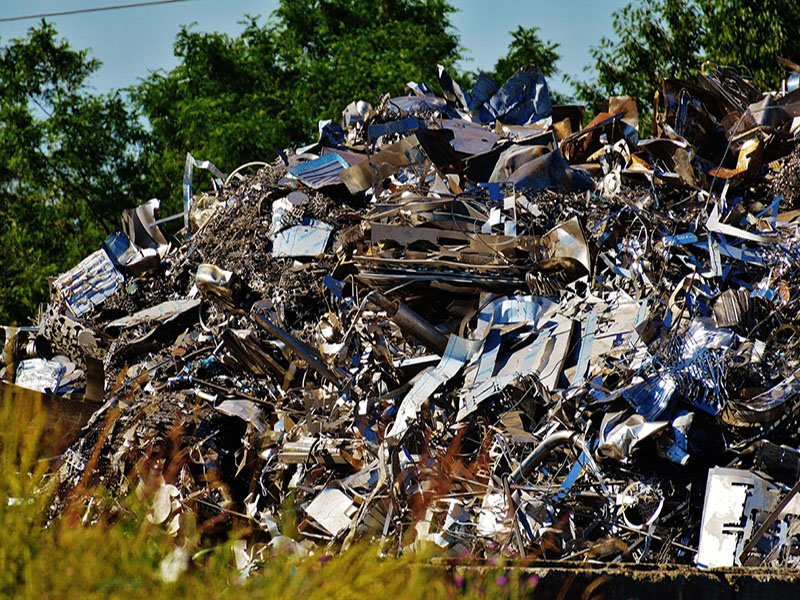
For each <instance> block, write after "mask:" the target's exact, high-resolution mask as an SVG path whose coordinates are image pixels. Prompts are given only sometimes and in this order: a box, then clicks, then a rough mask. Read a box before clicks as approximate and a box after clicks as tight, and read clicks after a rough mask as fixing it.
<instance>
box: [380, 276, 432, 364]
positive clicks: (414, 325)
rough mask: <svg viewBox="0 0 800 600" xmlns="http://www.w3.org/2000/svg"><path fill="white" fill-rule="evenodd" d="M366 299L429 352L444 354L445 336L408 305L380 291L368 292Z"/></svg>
mask: <svg viewBox="0 0 800 600" xmlns="http://www.w3.org/2000/svg"><path fill="white" fill-rule="evenodd" d="M368 299H369V301H370V302H371V303H372V304H374V305H375V306H377V307H378V308H380V309H381V310H385V311H386V314H388V315H389V318H390V319H391V320H392V321H394V322H395V323H396V324H397V326H398V327H399V328H400V329H401V330H403V332H404V333H407V334H408V335H410V336H411V337H413V338H414V339H416V340H418V341H420V342H422V344H423V345H424V346H425V347H426V348H427V349H428V350H430V351H431V352H435V353H436V354H438V355H439V356H444V349H445V348H446V347H447V337H446V336H445V335H444V334H443V333H442V332H441V331H439V330H438V329H436V328H435V327H434V326H433V325H431V324H430V323H428V322H427V321H426V320H425V319H423V318H422V317H420V316H419V315H418V314H417V313H415V312H414V311H413V310H411V309H410V308H409V307H408V306H406V305H405V304H403V303H402V302H398V301H396V300H390V299H389V298H387V297H386V296H384V295H383V294H381V293H380V292H370V294H369V296H368Z"/></svg>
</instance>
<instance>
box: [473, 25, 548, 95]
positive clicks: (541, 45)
mask: <svg viewBox="0 0 800 600" xmlns="http://www.w3.org/2000/svg"><path fill="white" fill-rule="evenodd" d="M539 31H540V30H539V28H538V27H527V28H526V27H523V26H522V25H520V26H519V27H517V30H516V31H511V32H510V33H511V43H510V44H509V45H508V53H507V54H506V55H505V56H502V57H500V58H498V59H497V62H496V63H495V64H494V69H493V70H492V71H491V72H489V73H487V74H488V75H490V76H491V77H492V79H494V80H495V81H496V82H497V83H498V84H499V85H502V84H503V82H505V81H506V80H507V79H508V78H509V77H511V76H512V75H513V74H514V73H515V72H516V71H517V69H519V68H520V67H522V66H523V65H527V64H534V65H537V66H538V67H539V68H540V69H541V70H542V73H544V76H545V77H547V78H550V77H552V76H553V75H555V74H556V73H558V69H557V68H556V62H558V60H559V59H560V58H561V56H560V55H559V54H558V52H557V50H558V47H559V44H554V43H553V42H551V41H549V40H548V41H544V40H542V39H541V38H540V37H539Z"/></svg>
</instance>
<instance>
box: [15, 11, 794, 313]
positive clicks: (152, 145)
mask: <svg viewBox="0 0 800 600" xmlns="http://www.w3.org/2000/svg"><path fill="white" fill-rule="evenodd" d="M794 8H795V7H794V6H793V5H792V4H791V3H790V2H789V1H788V0H764V1H763V2H761V3H758V5H757V6H756V5H754V4H753V3H751V2H746V1H745V0H654V1H645V0H633V1H632V2H631V3H630V4H628V5H627V6H626V7H624V8H622V9H621V10H619V11H617V12H615V13H614V14H613V16H612V18H613V27H614V32H615V36H614V37H613V38H603V39H602V40H601V42H600V44H599V45H598V46H597V47H595V48H593V49H592V50H591V61H592V65H591V66H592V70H590V71H588V75H589V78H588V80H587V81H579V80H577V79H576V78H575V77H574V76H573V77H572V78H571V79H570V81H571V83H572V84H573V88H574V90H575V93H576V95H577V97H579V98H580V99H582V100H583V101H586V102H587V103H589V104H593V105H598V104H599V102H600V101H601V100H602V99H604V98H605V97H607V96H609V95H617V94H625V93H627V94H631V95H632V96H634V97H635V98H636V99H637V102H638V105H639V110H640V113H641V114H642V116H643V119H642V122H643V124H644V126H645V127H646V124H647V119H648V111H649V110H650V108H651V106H652V101H653V93H654V91H655V90H656V89H657V87H658V85H659V77H663V76H673V77H681V78H692V77H694V76H695V75H696V73H697V72H698V70H699V69H700V68H701V65H702V63H703V61H704V60H708V59H710V60H714V61H717V62H719V63H722V64H727V65H732V66H738V65H744V66H745V67H748V68H749V69H750V71H749V72H750V73H751V74H752V77H753V78H754V80H755V83H756V84H757V85H760V86H762V87H763V88H771V89H774V88H776V87H777V86H778V85H779V82H780V80H781V78H782V77H783V73H782V72H781V70H780V68H779V67H778V66H777V63H776V61H775V59H776V57H777V56H783V57H785V58H788V59H790V60H794V61H796V62H797V61H800V36H797V34H796V32H797V30H798V25H800V13H797V11H795V10H794ZM454 12H455V8H454V4H453V3H451V2H448V1H446V0H395V1H392V2H389V1H388V0H282V1H281V2H280V4H279V6H278V9H277V10H276V11H275V12H274V13H273V14H272V15H270V16H269V17H268V18H267V19H266V20H262V19H260V18H256V17H247V19H246V21H244V23H243V26H244V28H243V31H242V33H241V34H240V35H237V36H228V35H225V34H221V33H216V32H212V33H208V32H199V31H195V30H194V29H193V28H192V27H183V28H182V29H181V30H180V31H179V32H178V34H177V37H176V40H175V44H174V52H175V55H176V57H177V58H178V65H177V66H176V67H175V68H173V69H170V70H162V71H157V72H155V73H152V74H150V75H148V76H147V77H145V78H144V79H142V80H140V82H139V83H138V84H137V85H134V86H132V87H131V88H130V89H128V90H122V91H115V92H113V93H110V94H97V93H93V92H91V90H90V88H89V87H88V85H87V81H88V79H89V77H91V75H92V74H93V73H94V72H95V71H96V70H97V69H98V68H99V66H100V63H99V61H98V60H97V59H95V58H92V57H91V56H90V55H89V54H88V53H87V52H86V51H85V50H76V49H73V48H71V47H70V45H69V44H68V43H67V42H66V41H64V40H60V39H59V38H58V35H57V33H56V31H55V29H54V28H53V26H52V25H50V24H48V23H45V22H42V23H41V24H40V25H38V26H37V27H34V28H31V29H30V30H29V32H28V35H27V36H26V37H25V38H23V39H18V40H11V41H10V42H7V43H6V44H5V45H4V46H3V47H2V48H0V92H1V93H0V156H2V159H0V195H1V196H2V202H0V218H1V219H2V222H3V227H2V228H0V250H2V252H3V257H4V258H3V263H2V264H3V266H2V282H3V285H2V286H0V323H9V322H13V321H21V320H24V319H26V318H27V317H30V316H31V315H33V314H34V312H35V309H36V305H37V303H38V302H40V301H41V300H43V299H44V297H45V294H46V291H47V278H48V277H49V276H53V275H56V274H58V273H60V272H62V271H63V270H65V269H66V268H68V267H70V266H72V265H74V264H75V263H77V262H78V261H79V260H80V259H81V258H83V257H84V256H85V255H86V254H88V253H89V252H90V251H91V250H93V249H95V248H97V247H98V245H99V244H100V242H101V241H102V239H103V238H104V237H105V235H106V234H107V233H108V232H109V231H110V230H112V229H113V228H114V227H115V226H117V225H118V223H119V214H120V211H121V210H122V209H123V208H127V207H131V206H135V205H137V204H139V203H140V202H141V201H143V200H146V199H147V198H151V197H154V196H155V197H158V198H160V199H161V200H162V201H163V202H164V211H165V214H171V213H172V212H176V211H177V210H178V206H179V198H180V194H181V174H182V172H183V165H184V160H185V153H186V152H190V153H192V154H193V155H195V156H196V157H197V158H200V159H208V160H211V161H213V162H214V163H215V164H217V166H219V167H220V168H221V169H223V170H231V169H233V168H235V167H236V166H238V165H240V164H242V163H245V162H249V161H252V160H265V161H267V160H272V159H273V157H274V156H275V153H276V151H278V150H280V149H282V148H284V147H290V146H294V145H300V144H304V143H307V142H309V141H312V140H313V139H315V138H316V136H317V122H318V121H319V120H321V119H327V118H332V119H335V120H338V117H339V115H340V114H341V111H342V109H343V108H344V107H345V106H346V105H347V104H348V103H349V102H350V101H352V100H354V99H363V100H368V101H371V102H375V101H377V100H378V98H379V96H380V95H381V94H383V93H385V92H389V93H392V94H402V93H403V89H404V85H405V83H406V82H408V81H410V80H414V81H418V82H428V83H435V81H436V65H437V64H443V65H445V66H446V67H447V68H448V70H449V71H450V72H451V73H452V74H453V76H454V77H456V78H457V79H460V80H469V79H470V78H472V77H473V76H474V75H473V74H471V73H468V72H464V71H462V70H460V69H459V68H458V61H459V60H460V59H461V58H463V53H464V52H465V50H466V49H465V48H462V47H461V46H460V40H459V37H458V35H457V32H456V31H455V29H454V28H453V25H452V23H451V16H452V14H453V13H454ZM540 33H541V32H540V31H539V29H538V27H535V26H525V25H520V26H519V27H518V28H517V29H516V30H514V31H511V32H510V36H511V41H510V44H509V47H508V51H507V53H506V54H505V55H504V56H501V57H499V58H498V59H497V61H496V63H495V64H494V66H493V68H492V69H491V70H487V73H488V74H489V75H490V76H491V77H492V78H493V79H495V80H496V81H497V82H498V83H502V82H504V81H505V80H506V79H507V78H508V77H509V76H510V75H511V74H513V73H514V72H515V71H516V69H518V68H519V67H520V66H523V65H524V64H527V63H534V64H537V65H538V66H539V67H540V68H541V69H542V72H543V73H544V74H545V75H546V76H553V75H555V74H556V73H558V72H559V70H558V67H557V63H558V60H559V58H560V57H559V46H558V44H556V43H553V42H551V41H548V40H546V39H544V38H542V37H541V36H540ZM556 100H557V101H560V100H562V98H556Z"/></svg>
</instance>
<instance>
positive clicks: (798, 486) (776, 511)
mask: <svg viewBox="0 0 800 600" xmlns="http://www.w3.org/2000/svg"><path fill="white" fill-rule="evenodd" d="M798 491H800V480H798V481H797V483H795V484H794V486H793V487H792V489H790V490H789V491H788V492H787V493H786V495H785V496H784V497H783V498H781V500H780V501H779V502H778V504H777V505H776V506H775V508H773V509H772V510H770V512H769V515H768V516H767V519H766V520H765V521H764V522H763V523H762V524H761V527H759V528H758V530H757V531H756V532H755V533H754V534H753V537H752V538H750V541H749V542H747V545H746V546H745V547H744V550H742V553H741V554H740V555H739V562H740V563H743V562H744V559H745V558H746V557H747V555H748V554H750V551H751V550H752V549H753V548H755V545H756V544H757V543H758V540H760V539H761V538H762V537H763V536H764V533H766V531H767V529H769V528H770V527H772V525H773V523H775V521H777V520H778V517H779V516H780V514H781V511H783V509H784V508H786V505H787V504H789V502H790V501H791V499H792V498H794V497H795V495H796V494H797V492H798Z"/></svg>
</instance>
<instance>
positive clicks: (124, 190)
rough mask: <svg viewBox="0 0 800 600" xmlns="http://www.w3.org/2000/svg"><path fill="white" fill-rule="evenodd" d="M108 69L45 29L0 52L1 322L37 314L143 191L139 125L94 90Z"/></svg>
mask: <svg viewBox="0 0 800 600" xmlns="http://www.w3.org/2000/svg"><path fill="white" fill-rule="evenodd" d="M99 65H100V63H99V62H98V61H97V60H95V59H90V58H89V57H88V56H87V53H86V51H75V50H73V49H72V48H70V46H69V44H68V43H67V42H66V41H63V40H58V39H57V38H56V32H55V30H54V29H53V27H52V25H49V24H46V23H44V22H43V23H42V24H41V25H40V26H39V27H37V28H32V29H31V30H30V31H29V33H28V36H27V37H26V38H24V39H20V40H12V41H11V43H10V44H9V45H8V46H6V47H4V48H1V49H0V124H2V125H0V156H2V162H0V198H2V202H0V221H2V223H3V227H2V228H0V255H2V256H3V261H2V267H0V281H2V282H3V285H2V286H0V323H8V322H10V321H22V320H23V319H24V318H25V317H28V316H30V315H31V314H33V312H34V311H35V307H36V305H37V303H38V302H41V301H42V300H43V299H44V297H45V292H46V290H47V287H46V281H47V277H48V276H52V275H56V274H58V273H59V272H61V271H63V270H65V269H66V268H68V267H70V266H72V265H74V264H75V263H76V262H78V261H79V260H80V259H81V258H83V257H84V256H85V255H86V253H87V249H90V248H96V247H97V246H98V245H99V244H100V243H101V242H102V240H103V239H104V238H105V236H106V235H107V232H108V230H109V229H113V227H114V226H115V225H117V224H118V222H119V213H120V210H121V209H122V208H124V207H127V206H130V205H132V204H136V201H135V196H136V194H137V192H138V191H139V190H141V189H142V183H143V180H142V178H141V176H140V174H139V171H138V169H137V154H138V144H139V142H140V141H141V135H142V132H141V128H140V125H139V123H138V121H137V120H136V119H135V118H134V117H133V116H132V115H131V113H130V111H129V110H128V107H127V105H126V103H125V101H124V99H123V98H122V97H121V96H120V95H119V93H115V94H111V95H97V94H91V93H89V92H88V91H87V80H88V78H89V77H90V76H91V74H92V73H93V72H94V71H96V70H97V68H98V67H99ZM131 196H134V198H132V197H131Z"/></svg>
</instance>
